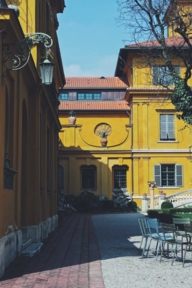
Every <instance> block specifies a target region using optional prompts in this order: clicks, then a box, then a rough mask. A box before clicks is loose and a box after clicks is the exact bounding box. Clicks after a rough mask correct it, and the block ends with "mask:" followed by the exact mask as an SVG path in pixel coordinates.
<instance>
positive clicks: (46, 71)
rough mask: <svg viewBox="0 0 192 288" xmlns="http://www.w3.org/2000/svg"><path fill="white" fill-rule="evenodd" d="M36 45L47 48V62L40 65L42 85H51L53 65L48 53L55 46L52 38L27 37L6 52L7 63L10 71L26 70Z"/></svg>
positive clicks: (43, 36)
mask: <svg viewBox="0 0 192 288" xmlns="http://www.w3.org/2000/svg"><path fill="white" fill-rule="evenodd" d="M36 45H43V46H44V48H45V55H46V57H45V60H44V61H43V62H42V63H41V64H40V74H41V75H40V77H41V79H42V83H43V84H45V85H49V84H51V83H52V79H53V63H51V62H50V61H49V60H48V54H49V53H48V52H49V49H50V47H51V46H52V45H53V40H52V38H51V37H50V36H49V35H47V34H45V33H41V32H38V33H33V34H30V35H27V36H26V37H25V38H24V39H23V40H21V41H20V42H18V43H17V44H16V45H15V46H14V47H11V49H10V48H9V49H8V51H6V52H5V53H6V56H5V57H4V58H5V62H6V64H7V65H6V66H7V68H8V69H11V70H20V69H22V68H24V67H25V66H26V65H27V63H28V61H29V58H30V53H31V49H32V48H33V47H34V46H36Z"/></svg>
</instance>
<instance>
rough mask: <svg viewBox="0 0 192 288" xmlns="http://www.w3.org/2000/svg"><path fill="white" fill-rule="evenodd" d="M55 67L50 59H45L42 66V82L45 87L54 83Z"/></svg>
mask: <svg viewBox="0 0 192 288" xmlns="http://www.w3.org/2000/svg"><path fill="white" fill-rule="evenodd" d="M53 66H54V65H53V63H51V62H50V61H49V59H45V60H44V61H43V62H42V63H41V64H40V75H41V81H42V83H43V84H45V85H50V84H51V83H52V81H53Z"/></svg>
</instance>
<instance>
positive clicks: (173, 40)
mask: <svg viewBox="0 0 192 288" xmlns="http://www.w3.org/2000/svg"><path fill="white" fill-rule="evenodd" d="M165 42H166V45H167V46H168V47H172V46H186V44H185V41H184V40H183V38H182V37H169V38H166V39H165ZM145 47H146V48H148V47H151V48H153V47H154V48H156V47H161V45H160V44H159V42H158V41H155V40H154V41H144V42H138V43H134V44H130V45H126V46H125V48H128V49H129V48H145Z"/></svg>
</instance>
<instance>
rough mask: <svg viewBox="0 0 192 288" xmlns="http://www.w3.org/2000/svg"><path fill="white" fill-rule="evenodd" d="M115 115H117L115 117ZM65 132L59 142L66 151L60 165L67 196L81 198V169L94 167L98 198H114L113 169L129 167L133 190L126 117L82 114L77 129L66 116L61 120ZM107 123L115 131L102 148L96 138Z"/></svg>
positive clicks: (121, 115)
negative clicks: (62, 170)
mask: <svg viewBox="0 0 192 288" xmlns="http://www.w3.org/2000/svg"><path fill="white" fill-rule="evenodd" d="M114 114H115V115H114ZM60 122H61V125H62V131H61V132H60V139H61V141H62V143H63V144H64V149H63V150H61V151H60V165H62V166H63V168H64V193H65V194H73V195H79V194H80V193H81V192H83V191H85V190H86V189H84V188H83V187H82V183H81V166H83V165H85V166H86V165H87V166H90V165H94V166H95V167H96V170H97V176H96V185H95V189H93V190H91V189H88V190H90V191H91V192H93V193H95V194H96V195H98V196H105V197H108V198H111V197H112V191H113V167H114V166H115V165H118V166H122V165H125V166H127V172H126V173H127V183H128V186H127V188H128V190H129V191H131V189H132V178H131V173H130V171H131V169H132V165H131V152H130V149H131V126H130V124H129V123H130V117H129V114H127V113H122V112H121V113H117V112H116V113H109V114H108V115H106V113H99V114H98V113H97V112H96V111H95V112H94V115H91V114H90V113H89V114H87V115H85V114H84V115H83V113H82V112H79V113H78V115H77V122H76V124H75V125H71V124H68V116H67V113H62V112H61V116H60ZM101 123H107V124H108V125H110V126H111V127H112V133H111V134H110V135H109V136H108V143H107V147H101V143H100V138H99V137H98V136H97V135H95V133H94V130H95V127H96V126H97V125H99V124H101Z"/></svg>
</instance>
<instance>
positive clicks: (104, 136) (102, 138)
mask: <svg viewBox="0 0 192 288" xmlns="http://www.w3.org/2000/svg"><path fill="white" fill-rule="evenodd" d="M99 136H100V142H101V146H102V147H106V146H107V142H108V140H107V136H108V133H107V131H100V132H99Z"/></svg>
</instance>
